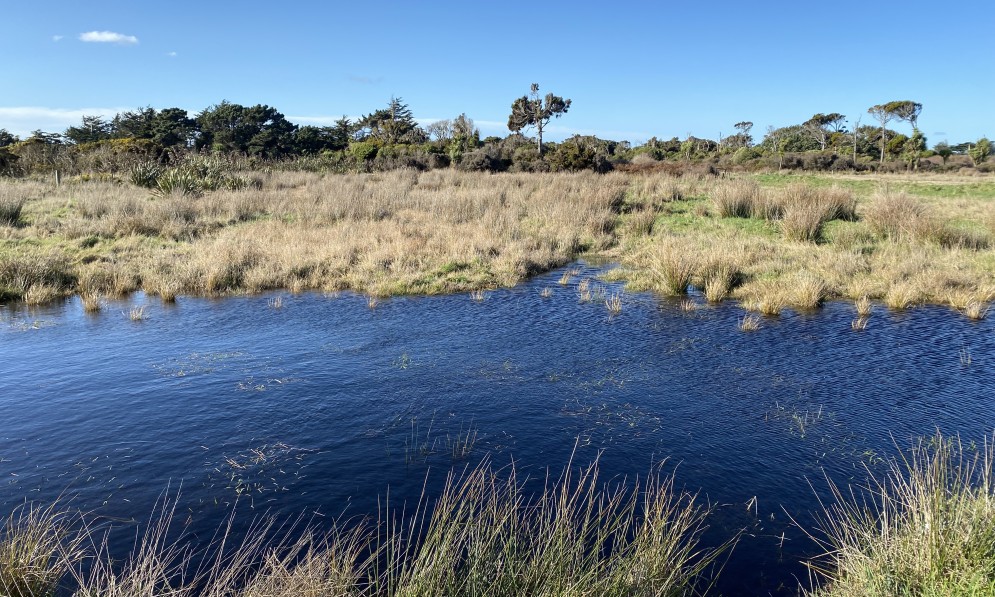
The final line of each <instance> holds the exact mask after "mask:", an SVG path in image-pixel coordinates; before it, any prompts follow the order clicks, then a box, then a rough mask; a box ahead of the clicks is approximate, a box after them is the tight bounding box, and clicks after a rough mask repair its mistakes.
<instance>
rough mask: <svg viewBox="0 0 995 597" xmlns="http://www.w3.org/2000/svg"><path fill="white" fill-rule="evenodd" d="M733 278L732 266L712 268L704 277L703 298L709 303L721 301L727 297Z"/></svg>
mask: <svg viewBox="0 0 995 597" xmlns="http://www.w3.org/2000/svg"><path fill="white" fill-rule="evenodd" d="M734 280H735V273H734V272H733V270H732V268H721V269H715V270H713V271H712V272H710V273H709V274H708V275H707V276H706V277H705V298H706V299H707V300H708V302H710V303H721V302H722V301H724V300H725V299H727V298H728V297H729V293H730V292H731V291H732V288H733V281H734Z"/></svg>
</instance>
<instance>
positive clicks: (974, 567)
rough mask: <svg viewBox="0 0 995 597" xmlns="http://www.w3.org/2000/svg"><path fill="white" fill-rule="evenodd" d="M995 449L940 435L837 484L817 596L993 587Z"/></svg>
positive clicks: (823, 529) (817, 568) (815, 566)
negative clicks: (875, 471) (859, 482)
mask: <svg viewBox="0 0 995 597" xmlns="http://www.w3.org/2000/svg"><path fill="white" fill-rule="evenodd" d="M993 462H995V453H993V447H992V444H991V443H988V442H985V445H984V446H982V447H981V448H975V447H974V446H973V444H972V446H971V447H968V446H963V445H961V442H960V440H959V439H958V440H950V439H946V438H944V437H942V436H939V435H937V436H934V437H933V438H931V439H930V440H928V441H920V442H919V443H918V444H916V445H915V446H914V447H913V449H912V450H911V452H910V453H909V454H908V455H903V456H902V457H901V458H900V459H897V460H893V461H892V462H891V463H890V467H889V469H888V470H887V472H886V473H884V474H881V475H873V476H872V478H871V481H870V483H869V485H868V486H867V487H866V488H865V489H864V490H863V491H861V490H860V489H854V488H850V489H845V490H844V489H840V488H838V487H835V486H834V487H833V493H834V496H835V503H833V504H831V505H829V506H827V507H826V509H825V511H824V513H823V514H822V517H821V518H822V520H821V524H820V528H819V529H818V531H817V532H815V533H813V538H814V539H815V540H816V541H818V542H819V543H820V544H821V545H822V547H823V548H824V550H825V555H823V556H822V557H821V558H818V559H817V560H816V561H815V562H813V563H812V564H811V569H812V570H813V571H814V572H815V573H816V575H817V580H818V581H819V582H820V584H821V585H822V586H821V587H817V588H816V589H814V590H813V591H812V592H810V593H808V594H809V595H811V596H812V597H816V596H818V597H850V596H853V595H991V594H992V589H993V581H992V570H995V549H993V547H992V546H993V545H995V483H993V482H995V476H993V474H992V473H993V471H992V463H993Z"/></svg>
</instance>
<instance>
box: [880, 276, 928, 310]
mask: <svg viewBox="0 0 995 597" xmlns="http://www.w3.org/2000/svg"><path fill="white" fill-rule="evenodd" d="M920 301H922V290H921V289H920V288H919V285H918V284H916V283H914V282H896V283H894V284H892V285H891V287H889V288H888V292H887V293H885V295H884V304H885V305H887V306H888V308H889V309H893V310H895V311H904V310H906V309H909V308H911V307H913V306H915V305H916V304H918V303H919V302H920Z"/></svg>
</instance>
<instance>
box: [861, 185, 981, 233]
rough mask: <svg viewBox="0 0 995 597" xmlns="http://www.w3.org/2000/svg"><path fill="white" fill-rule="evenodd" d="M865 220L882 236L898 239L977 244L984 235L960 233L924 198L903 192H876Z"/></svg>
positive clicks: (866, 211)
mask: <svg viewBox="0 0 995 597" xmlns="http://www.w3.org/2000/svg"><path fill="white" fill-rule="evenodd" d="M864 221H865V222H866V223H867V226H868V227H869V228H870V229H871V231H872V232H874V233H875V234H877V235H878V236H879V237H881V238H888V239H891V240H895V241H905V242H909V241H919V242H932V243H936V244H939V245H943V246H956V245H957V244H958V243H959V242H965V243H967V244H976V243H977V242H979V241H978V240H977V238H981V237H977V238H976V239H975V240H972V235H971V234H969V233H964V234H963V235H958V233H957V232H956V231H953V230H951V229H950V227H949V226H948V225H947V224H945V223H944V222H943V221H942V220H941V219H940V218H939V217H938V216H937V215H936V214H935V213H934V212H933V210H931V209H930V208H929V207H928V206H927V205H925V204H924V203H923V202H922V201H920V200H919V199H917V198H915V197H912V196H911V195H908V194H906V193H904V192H898V193H892V192H878V193H876V194H875V195H874V197H873V198H872V202H871V204H870V205H869V206H868V207H867V209H866V210H865V213H864ZM981 242H985V241H981Z"/></svg>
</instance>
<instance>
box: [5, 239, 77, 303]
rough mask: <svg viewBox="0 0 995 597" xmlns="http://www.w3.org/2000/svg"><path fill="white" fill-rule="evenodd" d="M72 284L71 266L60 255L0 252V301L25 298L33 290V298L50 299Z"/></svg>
mask: <svg viewBox="0 0 995 597" xmlns="http://www.w3.org/2000/svg"><path fill="white" fill-rule="evenodd" d="M75 283H76V276H75V275H74V274H73V269H72V266H71V264H70V263H69V260H68V259H67V258H66V256H65V255H64V254H62V253H59V252H46V253H33V252H27V251H25V252H20V251H10V252H3V253H0V300H9V299H14V300H18V299H23V298H26V295H27V294H28V292H29V290H32V289H34V290H33V296H35V297H40V296H41V295H42V294H44V295H46V296H48V297H49V298H51V295H52V294H55V295H61V294H63V293H65V292H67V291H68V290H69V289H70V288H72V287H73V285H74V284H75ZM43 290H44V293H43V292H42V291H43ZM46 300H48V299H46ZM43 302H44V301H43Z"/></svg>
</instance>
